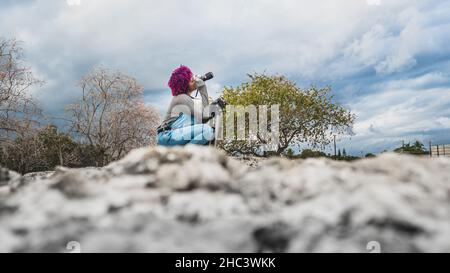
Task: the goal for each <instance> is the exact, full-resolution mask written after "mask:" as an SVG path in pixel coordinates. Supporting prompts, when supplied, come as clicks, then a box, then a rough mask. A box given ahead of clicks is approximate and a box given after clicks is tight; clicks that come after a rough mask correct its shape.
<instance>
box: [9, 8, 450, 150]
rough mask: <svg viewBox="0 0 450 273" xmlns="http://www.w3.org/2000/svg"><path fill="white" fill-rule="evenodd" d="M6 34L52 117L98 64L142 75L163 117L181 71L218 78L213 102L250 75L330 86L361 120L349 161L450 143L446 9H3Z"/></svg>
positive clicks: (449, 20)
mask: <svg viewBox="0 0 450 273" xmlns="http://www.w3.org/2000/svg"><path fill="white" fill-rule="evenodd" d="M0 36H1V37H4V38H16V39H19V40H21V41H23V42H24V43H23V47H24V49H25V52H26V59H27V62H28V64H29V65H30V66H31V67H32V68H33V71H34V72H35V74H36V75H37V76H38V77H39V78H41V79H44V80H45V81H46V84H45V86H43V87H40V88H36V89H34V90H32V92H33V94H34V95H35V96H37V98H38V99H39V101H40V103H41V104H42V106H43V108H44V109H45V110H46V111H47V112H48V113H50V114H52V115H54V116H61V115H62V114H63V113H62V111H63V108H64V105H65V104H67V103H70V102H71V101H72V100H73V99H75V98H77V97H78V96H79V95H80V91H79V89H78V88H77V87H76V82H77V80H78V79H79V78H80V77H81V76H82V75H84V74H86V73H87V72H88V71H89V70H90V69H92V68H93V67H96V66H104V67H107V68H111V69H118V70H121V71H123V72H125V73H127V74H129V75H132V76H134V77H136V78H137V79H138V81H139V82H140V83H141V84H142V85H144V87H145V98H146V102H147V103H148V104H149V105H153V106H155V107H157V108H158V109H159V110H160V111H161V112H163V111H164V110H165V108H166V107H167V104H168V101H169V99H170V92H169V90H168V88H167V86H166V84H167V80H168V77H169V75H170V72H171V71H172V70H173V69H174V68H175V67H177V66H178V65H180V64H185V65H188V66H190V67H191V68H192V69H193V70H194V72H197V73H204V72H207V71H213V72H214V73H215V75H216V78H215V79H214V80H213V81H212V82H211V83H209V85H208V87H209V90H210V93H211V95H212V96H213V97H215V96H217V92H219V91H220V90H221V88H222V87H223V86H236V85H238V84H239V83H242V82H244V81H246V80H247V78H246V73H249V72H265V73H269V74H272V73H279V74H284V75H286V76H288V77H289V78H290V79H292V80H294V81H296V82H297V84H298V85H299V86H300V87H308V86H310V85H311V84H315V85H318V86H324V85H331V86H332V87H333V89H334V91H333V92H334V95H335V96H336V99H337V100H338V101H339V102H340V103H341V104H343V105H345V106H347V107H348V108H350V109H351V110H352V111H353V112H354V113H356V114H357V116H358V118H357V122H356V124H355V127H354V133H355V135H354V136H353V137H351V138H343V139H342V140H341V142H340V147H345V148H346V150H347V151H349V152H351V153H352V154H356V155H360V154H361V153H367V152H379V151H381V150H383V149H391V148H393V147H395V146H398V145H399V144H400V143H401V141H402V140H405V141H406V142H407V141H409V140H415V139H418V140H421V141H424V142H427V143H428V141H433V142H434V143H450V78H449V73H450V46H449V43H450V1H435V0H421V1H415V0H389V1H388V0H340V1H336V0H321V1H306V0H214V1H207V0H184V1H181V0H165V1H154V0H145V1H144V0H0Z"/></svg>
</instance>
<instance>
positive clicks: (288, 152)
mask: <svg viewBox="0 0 450 273" xmlns="http://www.w3.org/2000/svg"><path fill="white" fill-rule="evenodd" d="M286 156H287V157H293V156H294V150H292V148H289V149H287V150H286Z"/></svg>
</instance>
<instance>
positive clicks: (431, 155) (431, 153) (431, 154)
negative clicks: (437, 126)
mask: <svg viewBox="0 0 450 273" xmlns="http://www.w3.org/2000/svg"><path fill="white" fill-rule="evenodd" d="M429 148H430V157H433V152H432V151H431V140H430V143H429Z"/></svg>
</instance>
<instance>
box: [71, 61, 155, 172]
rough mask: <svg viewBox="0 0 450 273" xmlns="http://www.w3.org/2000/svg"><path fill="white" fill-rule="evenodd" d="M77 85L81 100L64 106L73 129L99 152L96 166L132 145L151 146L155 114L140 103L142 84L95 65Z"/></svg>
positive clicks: (141, 101) (129, 148)
mask: <svg viewBox="0 0 450 273" xmlns="http://www.w3.org/2000/svg"><path fill="white" fill-rule="evenodd" d="M79 86H80V87H81V91H82V96H81V99H80V100H79V101H78V102H77V103H74V104H72V105H69V106H68V107H67V108H66V112H67V113H68V114H69V115H70V117H71V120H72V122H71V123H72V128H73V130H74V131H75V132H76V133H77V134H78V135H79V136H80V137H81V138H82V140H83V141H84V142H85V143H87V144H89V145H91V146H92V148H93V149H95V150H96V152H97V153H98V154H99V160H98V162H97V164H98V165H100V166H103V165H105V164H107V163H108V162H110V161H113V160H116V159H119V158H120V157H122V156H123V155H124V154H125V153H126V152H128V151H129V150H131V149H132V148H136V147H141V146H147V145H154V144H155V138H156V127H157V124H158V123H159V114H158V112H157V111H156V110H154V109H153V108H151V107H147V106H145V105H144V102H143V87H142V86H141V85H139V84H138V82H137V81H136V79H134V78H132V77H130V76H127V75H124V74H122V73H120V72H112V71H110V70H107V69H103V68H96V69H94V70H92V71H91V72H89V73H88V74H87V75H86V76H84V77H83V78H82V79H81V81H80V83H79Z"/></svg>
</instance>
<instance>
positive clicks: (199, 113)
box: [163, 78, 209, 124]
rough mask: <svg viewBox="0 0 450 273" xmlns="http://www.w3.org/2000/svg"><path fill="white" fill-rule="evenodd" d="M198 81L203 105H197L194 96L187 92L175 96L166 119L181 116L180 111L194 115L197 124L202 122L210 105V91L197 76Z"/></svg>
mask: <svg viewBox="0 0 450 273" xmlns="http://www.w3.org/2000/svg"><path fill="white" fill-rule="evenodd" d="M196 82H197V90H198V91H199V92H200V95H201V97H202V105H201V107H200V106H199V105H198V104H197V105H196V104H195V103H194V98H193V97H191V96H189V95H187V94H181V95H178V96H174V97H173V98H172V101H171V102H170V105H169V109H168V110H167V113H166V116H165V118H164V121H165V120H167V119H169V118H172V117H176V116H179V115H180V113H183V114H186V115H190V116H194V118H195V123H196V124H201V123H202V119H203V117H204V115H203V112H204V110H205V108H207V107H208V105H209V98H208V91H207V90H206V85H205V82H204V81H203V80H201V79H198V78H197V79H196ZM163 123H164V122H163Z"/></svg>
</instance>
